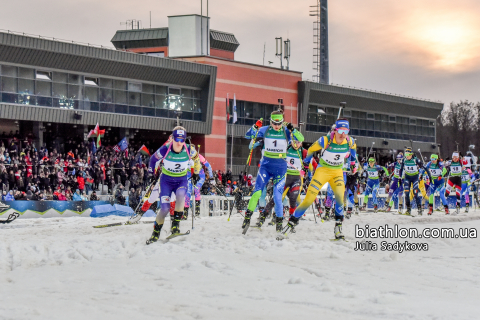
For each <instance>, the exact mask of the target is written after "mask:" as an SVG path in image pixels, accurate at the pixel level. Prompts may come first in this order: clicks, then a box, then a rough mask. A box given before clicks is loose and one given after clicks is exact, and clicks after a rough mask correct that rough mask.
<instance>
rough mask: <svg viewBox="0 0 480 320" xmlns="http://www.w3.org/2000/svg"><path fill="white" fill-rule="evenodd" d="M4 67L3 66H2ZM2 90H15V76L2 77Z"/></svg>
mask: <svg viewBox="0 0 480 320" xmlns="http://www.w3.org/2000/svg"><path fill="white" fill-rule="evenodd" d="M3 68H5V66H3ZM1 89H2V91H3V92H15V93H16V92H17V78H8V77H3V78H2V87H1Z"/></svg>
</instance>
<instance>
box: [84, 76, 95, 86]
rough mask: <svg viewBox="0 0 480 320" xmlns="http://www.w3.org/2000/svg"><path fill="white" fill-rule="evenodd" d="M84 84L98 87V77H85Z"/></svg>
mask: <svg viewBox="0 0 480 320" xmlns="http://www.w3.org/2000/svg"><path fill="white" fill-rule="evenodd" d="M84 84H85V85H86V86H95V87H98V79H97V78H90V77H85V80H84Z"/></svg>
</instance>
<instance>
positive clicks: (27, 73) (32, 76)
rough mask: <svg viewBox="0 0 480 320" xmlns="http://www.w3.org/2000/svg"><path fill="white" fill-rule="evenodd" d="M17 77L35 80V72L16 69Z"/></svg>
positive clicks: (26, 69)
mask: <svg viewBox="0 0 480 320" xmlns="http://www.w3.org/2000/svg"><path fill="white" fill-rule="evenodd" d="M18 77H19V78H23V79H35V70H34V69H29V68H18Z"/></svg>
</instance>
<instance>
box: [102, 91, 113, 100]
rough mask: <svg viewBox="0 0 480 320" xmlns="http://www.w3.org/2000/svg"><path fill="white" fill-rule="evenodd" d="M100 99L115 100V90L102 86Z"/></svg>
mask: <svg viewBox="0 0 480 320" xmlns="http://www.w3.org/2000/svg"><path fill="white" fill-rule="evenodd" d="M100 101H101V102H113V90H112V89H108V88H100Z"/></svg>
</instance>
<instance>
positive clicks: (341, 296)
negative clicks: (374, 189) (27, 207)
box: [0, 210, 480, 320]
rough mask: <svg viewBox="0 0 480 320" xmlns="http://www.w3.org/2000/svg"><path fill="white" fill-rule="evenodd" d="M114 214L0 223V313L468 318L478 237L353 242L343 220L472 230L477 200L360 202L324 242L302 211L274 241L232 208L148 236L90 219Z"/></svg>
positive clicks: (477, 289) (329, 228) (477, 268)
mask: <svg viewBox="0 0 480 320" xmlns="http://www.w3.org/2000/svg"><path fill="white" fill-rule="evenodd" d="M124 220H125V218H119V217H110V218H102V219H92V218H79V217H77V218H75V217H72V218H49V219H18V220H16V221H14V222H13V223H11V224H9V225H0V273H1V276H0V288H1V290H0V319H62V320H63V319H230V320H232V319H479V318H480V307H479V299H480V257H479V255H480V240H479V239H478V238H476V239H406V240H407V241H409V242H417V243H418V242H422V243H427V244H428V246H429V249H428V251H408V252H403V253H397V252H388V251H381V250H380V248H379V249H378V251H369V252H362V251H355V250H354V247H355V245H356V239H355V238H354V226H355V224H359V226H364V225H365V224H369V225H370V226H371V227H373V226H379V225H385V224H386V223H387V224H388V225H389V226H390V227H393V225H394V224H395V223H397V224H399V225H401V227H412V228H418V229H419V230H420V229H423V228H425V227H439V228H441V227H452V228H455V230H458V228H460V227H468V228H475V229H476V230H478V229H479V228H480V210H479V211H477V212H471V213H468V214H464V213H462V214H460V215H458V216H455V215H453V216H445V215H444V214H443V213H440V212H435V213H434V215H433V216H431V217H427V216H424V217H415V218H411V217H406V216H399V215H396V216H395V215H392V214H390V213H375V214H374V213H373V212H368V213H361V214H360V216H354V217H352V219H350V220H346V221H345V224H344V233H345V234H346V236H347V238H348V239H349V242H332V241H329V239H330V238H332V237H333V225H334V223H333V222H332V221H327V222H324V223H321V222H319V223H318V224H315V222H314V221H313V217H312V216H310V217H309V218H308V219H307V220H305V221H301V223H300V225H299V226H298V227H297V233H296V234H292V235H291V236H290V238H289V239H287V240H284V241H277V240H276V239H275V237H276V235H275V232H274V230H273V227H266V226H265V227H264V230H263V231H259V230H255V229H250V230H249V232H248V233H247V235H245V236H243V235H242V234H241V228H240V226H241V221H242V219H241V217H240V216H238V215H237V216H235V217H233V218H232V220H231V221H230V222H228V221H227V218H226V217H211V218H202V219H199V220H196V221H195V229H194V230H193V231H192V233H191V234H190V235H189V236H185V237H180V238H176V239H173V240H171V241H170V242H168V243H164V242H163V241H160V242H158V243H155V244H152V245H150V246H146V245H145V240H146V239H147V238H148V237H149V236H150V234H151V230H152V225H146V224H143V225H134V226H121V227H114V228H105V229H94V228H92V226H94V225H98V224H103V223H109V222H115V221H124ZM166 225H167V226H168V225H169V222H167V224H166ZM189 227H191V222H190V221H188V222H182V223H181V229H182V231H186V230H187V228H189ZM166 235H167V232H166V231H162V238H165V236H166ZM359 240H362V239H359ZM396 240H397V239H387V241H388V242H390V243H393V242H395V241H396ZM398 240H399V241H401V242H404V241H405V239H398ZM372 241H373V242H375V243H377V244H378V245H380V242H381V241H382V240H372Z"/></svg>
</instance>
